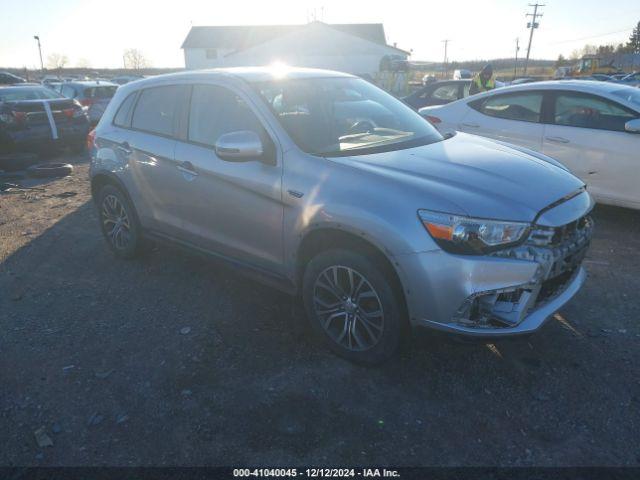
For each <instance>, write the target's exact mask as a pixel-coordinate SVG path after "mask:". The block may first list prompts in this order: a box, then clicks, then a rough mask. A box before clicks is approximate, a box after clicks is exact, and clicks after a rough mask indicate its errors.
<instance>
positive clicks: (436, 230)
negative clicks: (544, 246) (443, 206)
mask: <svg viewBox="0 0 640 480" xmlns="http://www.w3.org/2000/svg"><path fill="white" fill-rule="evenodd" d="M418 216H419V218H420V221H421V222H422V224H423V225H424V227H425V228H426V229H427V231H428V232H429V234H430V235H431V237H433V239H434V240H435V241H436V243H437V244H438V245H439V246H440V247H441V248H442V249H443V250H445V251H447V252H450V253H458V254H463V255H482V254H485V253H489V252H492V251H495V250H499V249H501V248H504V247H506V246H510V245H514V244H517V243H518V242H520V241H521V240H522V239H523V238H524V237H525V234H526V233H527V232H528V231H529V224H528V223H522V222H506V221H500V220H487V219H483V218H471V217H463V216H460V215H452V214H449V213H442V212H432V211H430V210H418Z"/></svg>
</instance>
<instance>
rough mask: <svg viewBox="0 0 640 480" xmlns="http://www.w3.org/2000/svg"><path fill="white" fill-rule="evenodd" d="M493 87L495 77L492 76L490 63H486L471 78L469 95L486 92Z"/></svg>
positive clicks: (494, 86) (494, 85)
mask: <svg viewBox="0 0 640 480" xmlns="http://www.w3.org/2000/svg"><path fill="white" fill-rule="evenodd" d="M494 88H496V79H495V78H493V67H492V66H491V65H490V64H487V65H485V66H484V67H482V70H480V72H478V73H477V74H476V76H475V77H473V80H471V88H469V95H475V94H476V93H482V92H488V91H489V90H493V89H494Z"/></svg>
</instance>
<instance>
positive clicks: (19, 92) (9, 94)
mask: <svg viewBox="0 0 640 480" xmlns="http://www.w3.org/2000/svg"><path fill="white" fill-rule="evenodd" d="M56 98H63V97H62V96H60V94H58V93H56V92H54V91H53V90H49V89H48V88H44V87H26V88H24V87H15V88H12V87H7V88H2V89H0V101H2V102H20V101H23V100H52V99H56Z"/></svg>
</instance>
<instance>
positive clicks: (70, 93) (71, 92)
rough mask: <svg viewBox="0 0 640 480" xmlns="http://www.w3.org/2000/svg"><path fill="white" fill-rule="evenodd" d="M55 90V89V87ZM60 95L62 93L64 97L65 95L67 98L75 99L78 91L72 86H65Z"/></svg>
mask: <svg viewBox="0 0 640 480" xmlns="http://www.w3.org/2000/svg"><path fill="white" fill-rule="evenodd" d="M54 88H55V87H54ZM60 93H62V95H64V96H65V97H67V98H73V97H75V96H76V91H75V89H74V88H73V87H72V86H70V85H63V86H62V87H61V88H60Z"/></svg>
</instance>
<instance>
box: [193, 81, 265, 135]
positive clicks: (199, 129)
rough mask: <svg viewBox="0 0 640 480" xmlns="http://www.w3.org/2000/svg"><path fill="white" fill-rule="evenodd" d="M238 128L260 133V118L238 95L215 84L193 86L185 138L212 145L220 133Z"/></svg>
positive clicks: (262, 130)
mask: <svg viewBox="0 0 640 480" xmlns="http://www.w3.org/2000/svg"><path fill="white" fill-rule="evenodd" d="M238 130H251V131H253V132H255V133H257V134H258V135H261V136H263V135H264V133H263V132H264V129H263V127H262V124H261V123H260V120H258V118H257V117H256V116H255V114H254V113H253V112H252V111H251V109H250V108H249V106H248V105H247V104H246V103H245V102H244V100H242V99H241V98H240V97H239V96H238V95H236V94H235V93H233V92H232V91H230V90H228V89H226V88H223V87H218V86H215V85H195V86H194V87H193V94H192V97H191V112H190V114H189V140H190V141H192V142H196V143H201V144H204V145H211V146H213V145H215V142H216V140H217V139H218V137H220V135H223V134H225V133H230V132H235V131H238Z"/></svg>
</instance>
